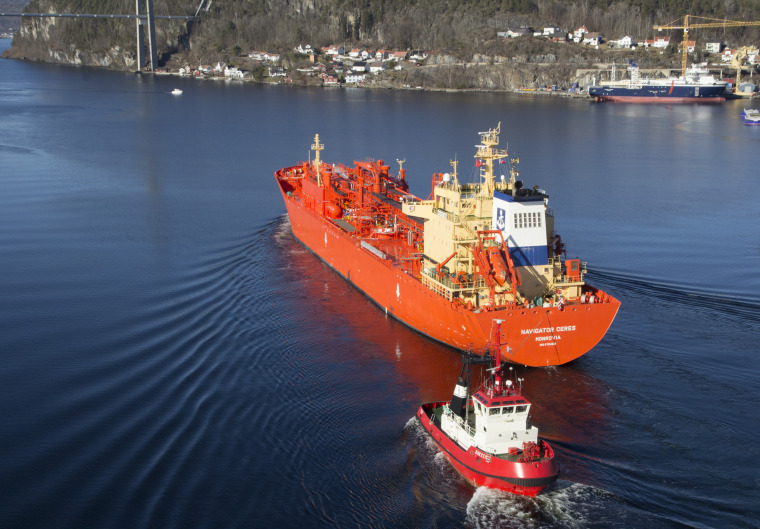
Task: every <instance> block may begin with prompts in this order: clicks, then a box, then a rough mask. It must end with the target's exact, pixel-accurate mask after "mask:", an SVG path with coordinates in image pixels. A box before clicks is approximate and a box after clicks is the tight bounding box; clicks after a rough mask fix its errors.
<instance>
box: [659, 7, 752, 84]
mask: <svg viewBox="0 0 760 529" xmlns="http://www.w3.org/2000/svg"><path fill="white" fill-rule="evenodd" d="M692 18H697V19H699V20H710V21H711V22H697V23H696V24H695V23H694V22H691V21H690V19H692ZM680 21H681V19H680V18H677V19H676V20H674V21H673V22H671V23H670V24H665V25H664V26H654V29H656V30H657V31H662V30H663V29H682V30H683V44H682V45H681V46H682V48H683V59H682V61H681V75H683V76H686V68H687V66H688V62H689V60H688V46H687V44H688V40H689V30H690V29H697V28H738V27H742V26H760V21H756V22H743V21H741V20H725V19H722V18H705V17H697V16H692V15H685V16H684V17H683V23H681V24H679V22H680Z"/></svg>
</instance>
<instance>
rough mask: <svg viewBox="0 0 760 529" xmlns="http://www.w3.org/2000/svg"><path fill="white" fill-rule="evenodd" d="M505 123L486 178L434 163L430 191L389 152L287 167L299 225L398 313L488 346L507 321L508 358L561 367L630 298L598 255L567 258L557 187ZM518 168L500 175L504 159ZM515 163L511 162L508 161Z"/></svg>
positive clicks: (441, 335)
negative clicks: (412, 189) (511, 148)
mask: <svg viewBox="0 0 760 529" xmlns="http://www.w3.org/2000/svg"><path fill="white" fill-rule="evenodd" d="M499 133H500V125H499V126H498V127H497V128H496V129H491V130H488V131H487V132H481V133H480V136H481V143H480V145H478V146H477V147H476V149H477V150H476V153H475V162H474V163H475V166H476V168H478V169H479V172H480V179H479V180H480V181H479V182H476V183H460V182H459V177H458V174H457V165H458V163H457V161H452V162H451V167H452V171H451V172H450V173H434V174H433V177H432V190H431V194H430V197H429V198H428V199H426V200H423V199H420V198H418V197H416V196H414V195H412V194H411V193H409V187H408V184H407V182H406V175H405V173H406V170H405V169H404V168H403V161H399V171H398V175H393V174H391V172H390V167H389V166H387V165H385V163H384V162H383V161H382V160H374V159H365V160H363V161H355V162H354V165H353V166H347V165H343V164H328V163H324V162H323V161H322V159H321V151H322V150H323V149H324V145H323V144H321V143H320V141H319V135H318V134H317V135H316V136H315V139H314V144H313V145H312V146H311V147H312V150H313V151H314V157H313V159H311V160H309V161H305V162H301V163H299V164H297V165H293V166H290V167H285V168H283V169H280V170H278V171H276V172H275V178H276V180H277V183H278V185H279V187H280V191H281V193H282V197H283V200H284V202H285V206H286V209H287V212H288V216H289V218H290V224H291V229H292V231H293V235H294V236H295V237H296V238H297V239H298V240H299V241H301V242H302V243H303V244H304V245H305V246H306V247H307V248H309V249H310V250H311V251H312V252H314V253H315V254H316V255H317V256H319V257H320V258H321V259H322V260H323V261H324V262H325V263H327V264H328V265H329V266H330V267H332V268H333V269H334V270H335V271H337V272H338V273H339V274H340V275H342V276H343V277H344V278H345V279H347V280H348V281H349V282H351V283H352V284H353V285H354V286H356V287H357V288H358V289H359V290H360V291H362V292H363V293H364V294H366V295H367V296H368V297H369V298H370V299H372V300H373V301H374V302H375V303H376V304H377V305H379V306H380V307H381V308H382V309H383V310H384V311H385V313H386V314H388V315H391V316H393V317H394V318H396V319H398V320H400V321H401V322H403V323H405V324H406V325H408V326H409V327H411V328H413V329H415V330H417V331H418V332H420V333H422V334H425V335H427V336H429V337H430V338H433V339H435V340H438V341H440V342H443V343H445V344H448V345H450V346H452V347H455V348H459V349H469V350H472V351H475V352H477V353H479V354H485V353H488V352H489V351H492V350H493V345H492V343H491V337H490V334H491V328H492V325H493V321H494V320H503V321H504V322H505V323H504V325H503V329H504V337H505V340H506V341H507V342H509V343H510V344H514V345H513V349H512V351H511V353H510V354H509V355H505V358H504V359H505V360H506V361H510V362H513V363H517V364H524V365H528V366H549V365H560V364H564V363H567V362H570V361H571V360H574V359H576V358H578V357H579V356H581V355H583V354H585V353H586V352H588V351H589V350H590V349H591V348H593V347H594V346H595V345H596V344H597V343H598V342H599V341H600V340H601V339H602V337H603V336H604V335H605V333H606V332H607V330H608V329H609V326H610V324H611V323H612V320H613V319H614V318H615V315H616V314H617V311H618V308H619V307H620V302H619V301H618V300H617V299H615V298H614V297H613V296H611V295H609V294H607V293H606V292H603V291H602V290H600V289H597V288H595V287H593V286H591V285H589V284H588V283H587V282H586V280H585V274H586V263H584V262H581V261H580V259H567V258H566V251H565V247H564V244H563V243H562V240H561V238H560V236H559V235H557V234H555V232H554V216H553V212H552V210H551V209H549V207H548V198H549V197H548V195H547V193H546V192H545V191H543V190H542V189H539V188H538V186H535V187H534V188H526V187H525V186H523V184H522V182H521V181H520V180H517V176H518V172H517V164H518V162H519V160H518V159H517V158H511V159H510V157H509V155H508V153H507V151H506V150H502V149H499V148H498V145H499ZM500 165H506V166H507V167H510V168H511V170H510V171H508V173H509V177H508V178H507V177H506V176H502V177H501V179H500V181H497V180H496V178H495V176H494V174H495V173H494V171H495V167H498V166H500ZM505 172H507V171H505Z"/></svg>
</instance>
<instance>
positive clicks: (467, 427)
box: [443, 407, 475, 437]
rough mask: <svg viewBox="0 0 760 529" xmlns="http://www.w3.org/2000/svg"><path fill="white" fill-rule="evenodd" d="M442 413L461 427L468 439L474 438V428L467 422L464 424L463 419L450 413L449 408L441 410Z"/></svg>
mask: <svg viewBox="0 0 760 529" xmlns="http://www.w3.org/2000/svg"><path fill="white" fill-rule="evenodd" d="M443 413H445V414H446V416H447V417H448V418H449V419H451V420H452V421H454V422H455V423H457V424H458V425H459V426H461V427H462V428H463V429H464V431H465V432H467V435H469V436H470V437H475V428H473V427H472V426H470V425H469V424H468V423H467V422H465V420H464V419H462V418H461V417H460V416H459V415H457V414H456V413H454V412H453V411H451V408H449V407H445V408H443Z"/></svg>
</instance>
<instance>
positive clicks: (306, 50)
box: [293, 44, 314, 55]
mask: <svg viewBox="0 0 760 529" xmlns="http://www.w3.org/2000/svg"><path fill="white" fill-rule="evenodd" d="M293 51H294V52H296V53H300V54H301V55H311V54H313V53H314V50H313V49H312V48H311V44H299V45H298V46H296V47H295V48H293Z"/></svg>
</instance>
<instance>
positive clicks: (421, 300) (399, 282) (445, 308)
mask: <svg viewBox="0 0 760 529" xmlns="http://www.w3.org/2000/svg"><path fill="white" fill-rule="evenodd" d="M289 169H294V168H289ZM285 171H286V170H285V169H283V170H282V172H285ZM279 173H281V172H278V174H279ZM280 191H281V193H282V197H283V200H284V201H285V205H286V208H287V211H288V216H289V218H290V223H291V228H292V231H293V235H294V236H295V237H296V238H297V239H298V240H299V241H300V242H301V243H302V244H304V245H305V246H306V247H307V248H308V249H310V250H311V251H312V252H314V253H315V254H316V255H317V256H319V257H320V258H321V259H322V260H323V261H324V262H325V263H327V264H328V265H329V266H330V267H331V268H332V269H333V270H335V271H336V272H338V273H339V274H340V275H341V276H343V277H344V278H345V279H346V280H348V281H349V282H350V283H352V284H353V285H354V286H356V288H358V289H359V290H360V291H361V292H363V293H364V294H365V295H367V296H368V297H369V298H370V299H371V300H372V301H374V302H375V303H376V304H377V305H378V306H379V307H380V308H381V309H383V310H384V311H385V312H386V314H389V315H391V316H393V317H394V318H396V319H398V320H399V321H401V322H402V323H404V324H406V325H407V326H409V327H411V328H412V329H414V330H416V331H418V332H420V333H422V334H424V335H427V336H429V337H430V338H432V339H434V340H437V341H440V342H443V343H445V344H447V345H449V346H452V347H455V348H459V349H472V350H474V351H480V350H482V351H485V350H487V349H488V348H489V347H490V346H491V343H490V337H491V329H492V328H493V321H494V320H503V322H504V323H503V324H502V325H501V329H502V331H503V340H505V341H506V343H508V344H509V345H510V348H511V353H507V354H504V355H503V358H504V359H505V360H508V361H510V362H513V363H516V364H523V365H527V366H535V367H538V366H551V365H560V364H565V363H567V362H570V361H572V360H574V359H576V358H578V357H580V356H581V355H583V354H585V353H586V352H588V351H589V350H591V349H592V348H593V347H594V346H595V345H596V344H597V343H599V341H600V340H601V339H602V338H603V337H604V335H605V333H606V332H607V330H608V329H609V327H610V325H611V323H612V321H613V319H614V318H615V315H616V314H617V311H618V309H619V307H620V302H619V301H618V300H616V299H615V298H613V297H612V296H609V295H608V294H604V293H602V292H601V291H596V292H597V294H598V295H599V296H603V297H604V299H605V302H603V303H595V304H584V303H580V302H574V303H573V302H571V303H568V304H566V305H565V306H564V307H535V308H521V307H519V306H517V307H511V308H500V309H496V310H487V311H486V310H481V311H479V312H476V311H473V310H471V309H468V308H466V307H465V306H462V305H460V304H455V303H452V302H450V301H448V300H447V299H445V298H444V297H442V296H440V295H438V294H436V293H435V292H433V291H432V290H430V289H428V288H426V287H425V286H424V285H423V284H422V282H421V281H420V280H419V279H418V278H417V277H415V274H413V273H410V272H409V271H407V270H404V269H403V268H402V267H398V266H397V265H395V264H394V263H393V261H392V260H391V259H381V258H378V256H376V255H375V254H373V253H372V252H370V251H369V250H367V249H365V248H363V247H362V246H361V240H360V239H358V238H356V237H354V236H353V235H352V234H350V233H348V232H347V231H345V230H344V229H342V228H341V227H340V226H339V225H337V224H336V223H335V222H333V221H332V220H331V219H329V218H326V217H325V216H323V215H322V214H320V212H318V211H315V210H314V209H312V208H310V207H308V206H307V204H306V203H305V202H304V201H302V200H301V198H300V197H299V196H298V195H296V194H292V195H291V194H289V193H288V191H286V189H285V188H284V187H283V185H282V183H281V184H280ZM502 343H504V342H502Z"/></svg>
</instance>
